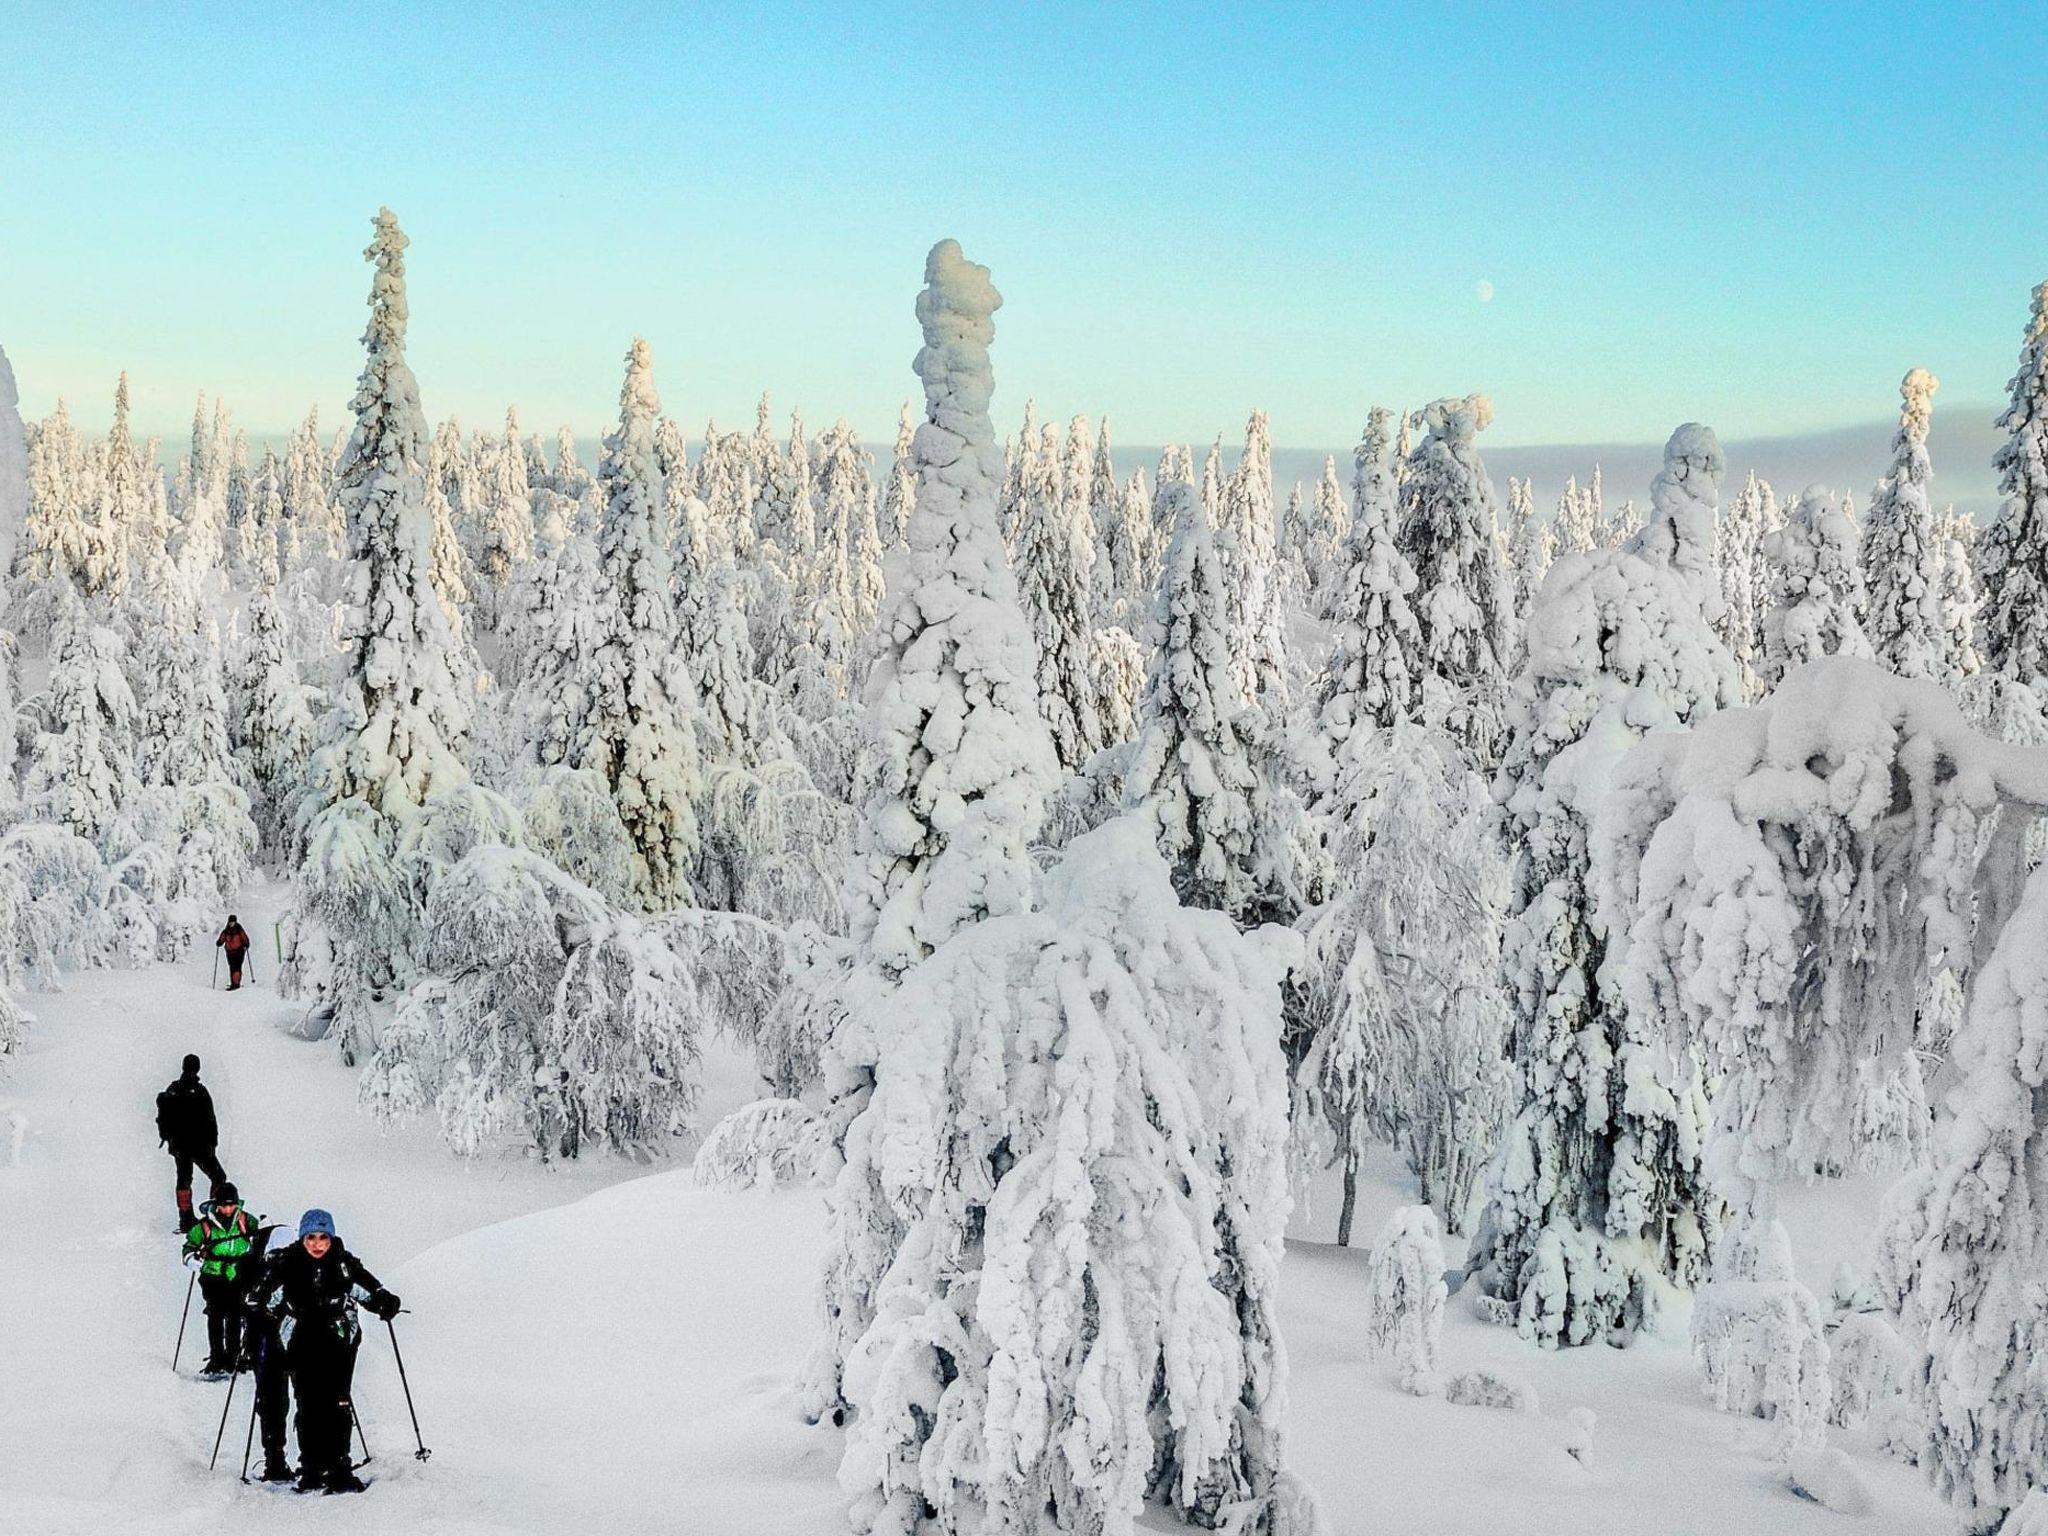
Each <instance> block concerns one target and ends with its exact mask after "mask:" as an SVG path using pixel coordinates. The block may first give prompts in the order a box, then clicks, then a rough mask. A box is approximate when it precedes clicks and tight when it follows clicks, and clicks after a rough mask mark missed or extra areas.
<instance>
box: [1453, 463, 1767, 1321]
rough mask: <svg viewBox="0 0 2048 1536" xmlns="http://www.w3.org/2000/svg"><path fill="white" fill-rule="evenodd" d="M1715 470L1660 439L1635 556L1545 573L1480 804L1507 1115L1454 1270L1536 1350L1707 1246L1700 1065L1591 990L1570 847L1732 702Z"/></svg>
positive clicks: (1588, 926)
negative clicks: (1504, 845)
mask: <svg viewBox="0 0 2048 1536" xmlns="http://www.w3.org/2000/svg"><path fill="white" fill-rule="evenodd" d="M1710 444H1711V446H1710ZM1719 464H1720V452H1719V447H1718V444H1712V434H1711V433H1707V432H1706V431H1705V429H1704V428H1700V427H1697V426H1693V425H1688V426H1685V427H1681V428H1679V429H1678V431H1677V432H1675V433H1674V434H1673V435H1672V438H1671V441H1670V442H1669V443H1668V444H1667V445H1666V448H1665V462H1664V468H1663V469H1662V470H1660V471H1659V475H1658V479H1659V482H1660V484H1659V486H1658V488H1657V491H1656V492H1655V493H1654V494H1653V500H1654V502H1655V504H1656V505H1657V506H1658V507H1659V508H1665V509H1668V511H1667V513H1666V516H1665V517H1664V519H1663V520H1662V522H1661V525H1653V526H1652V528H1651V529H1650V530H1649V532H1650V535H1651V536H1649V537H1646V538H1644V539H1643V540H1641V541H1640V542H1639V543H1638V544H1637V545H1636V547H1634V548H1622V549H1605V550H1599V551H1595V552H1592V553H1587V554H1567V555H1560V556H1559V557H1558V560H1557V563H1556V564H1555V565H1554V566H1553V567H1552V568H1551V572H1550V576H1549V578H1548V580H1546V581H1545V583H1544V585H1543V591H1542V594H1541V596H1540V598H1539V599H1538V601H1537V604H1536V607H1535V610H1534V611H1533V612H1532V614H1531V615H1530V622H1529V629H1528V636H1527V660H1526V661H1525V663H1524V665H1523V671H1522V675H1521V677H1520V678H1519V679H1518V680H1517V682H1516V684H1515V691H1514V695H1513V698H1512V701H1511V708H1510V715H1509V728H1508V738H1507V750H1506V754H1505V759H1504V761H1503V763H1502V765H1501V770H1500V777H1499V781H1498V787H1497V789H1496V791H1495V793H1496V797H1497V798H1498V799H1500V800H1501V802H1502V804H1503V805H1504V807H1505V809H1506V812H1507V818H1508V826H1509V841H1510V843H1511V844H1512V845H1513V846H1514V847H1515V849H1516V856H1515V870H1514V885H1513V890H1512V892H1511V895H1510V904H1509V919H1508V926H1507V934H1506V941H1505V958H1506V969H1507V974H1508V979H1509V984H1510V998H1511V1002H1512V1006H1513V1009H1514V1057H1515V1069H1516V1078H1517V1083H1516V1099H1517V1103H1518V1110H1517V1113H1516V1115H1515V1118H1514V1121H1513V1123H1512V1124H1511V1125H1510V1126H1509V1127H1508V1128H1507V1130H1506V1132H1505V1134H1504V1135H1503V1137H1502V1141H1501V1147H1500V1151H1499V1153H1498V1154H1497V1156H1496V1158H1495V1161H1494V1165H1493V1168H1492V1171H1491V1173H1490V1175H1489V1178H1488V1188H1487V1204H1486V1210H1485V1213H1484V1216H1483V1218H1482V1220H1481V1224H1480V1229H1479V1232H1478V1235H1477V1236H1476V1237H1475V1239H1474V1241H1473V1245H1472V1250H1471V1255H1470V1258H1469V1260H1468V1267H1469V1269H1470V1271H1471V1273H1472V1274H1473V1276H1474V1277H1475V1279H1476V1280H1477V1281H1478V1283H1479V1285H1480V1286H1481V1288H1482V1290H1483V1291H1484V1292H1485V1294H1487V1295H1488V1296H1491V1297H1493V1298H1496V1299H1497V1301H1498V1302H1499V1303H1500V1304H1501V1305H1503V1306H1504V1307H1506V1308H1507V1309H1508V1311H1509V1312H1510V1314H1511V1315H1512V1316H1513V1317H1514V1319H1515V1323H1516V1326H1517V1328H1518V1329H1519V1330H1520V1331H1521V1333H1522V1334H1523V1335H1524V1337H1527V1338H1530V1339H1534V1340H1536V1341H1538V1342H1541V1343H1543V1344H1546V1345H1557V1344H1584V1343H1587V1342H1590V1341H1593V1340H1596V1339H1600V1338H1603V1337H1605V1336H1607V1335H1608V1334H1609V1333H1611V1332H1614V1331H1617V1330H1629V1329H1634V1328H1638V1327H1642V1326H1645V1325H1646V1324H1647V1323H1649V1322H1650V1321H1651V1320H1653V1319H1654V1317H1655V1316H1656V1315H1657V1313H1658V1310H1659V1305H1660V1300H1661V1298H1662V1296H1663V1294H1664V1292H1665V1288H1666V1287H1667V1286H1669V1285H1671V1284H1674V1283H1675V1284H1679V1285H1690V1284H1692V1283H1693V1282H1695V1281H1696V1280H1698V1279H1699V1278H1700V1277H1701V1275H1702V1274H1703V1273H1704V1272H1705V1266H1706V1260H1707V1252H1708V1244H1709V1242H1710V1240H1711V1237H1712V1209H1711V1206H1710V1205H1709V1204H1708V1203H1707V1202H1705V1201H1703V1200H1702V1198H1701V1181H1700V1168H1699V1141H1700V1136H1701V1133H1702V1131H1703V1130H1704V1124H1705V1117H1706V1095H1705V1090H1704V1088H1703V1086H1702V1083H1701V1078H1700V1067H1699V1063H1698V1061H1697V1059H1696V1058H1695V1059H1692V1060H1688V1059H1687V1058H1686V1057H1685V1056H1684V1055H1683V1054H1677V1055H1674V1054H1673V1053H1672V1052H1670V1051H1669V1050H1668V1049H1667V1046H1666V1043H1665V1041H1664V1040H1663V1039H1662V1037H1661V1036H1659V1035H1656V1034H1654V1033H1652V1032H1651V1031H1650V1030H1649V1029H1648V1027H1647V1026H1645V1025H1644V1024H1643V1023H1642V1021H1640V1020H1639V1019H1637V1018H1635V1017H1634V1016H1632V1015H1631V1013H1630V1012H1629V1010H1627V1009H1626V1008H1625V1007H1623V1006H1622V1004H1621V1001H1620V999H1619V998H1618V997H1616V996H1614V995H1613V994H1612V992H1611V990H1610V989H1609V987H1608V986H1607V985H1606V984H1605V982H1604V980H1603V973H1602V960H1603V956H1604V955H1605V953H1606V948H1607V944H1608V942H1609V929H1610V927H1611V924H1612V922H1613V920H1614V918H1613V914H1611V913H1607V912H1603V911H1602V910H1600V908H1599V906H1598V904H1597V903H1596V899H1595V897H1596V893H1595V891H1594V888H1593V871H1592V860H1591V851H1590V838H1591V835H1592V829H1593V827H1594V824H1595V814H1596V811H1597V809H1598V807H1599V805H1600V803H1601V799H1602V796H1603V795H1604V793H1605V791H1606V787H1607V784H1608V781H1609V778H1610V776H1611V774H1612V772H1613V768H1614V765H1615V763H1616V762H1617V760H1618V759H1619V758H1620V756H1621V754H1622V753H1623V751H1625V750H1626V748H1627V747H1628V745H1629V744H1630V743H1631V742H1633V741H1635V740H1637V739H1639V738H1640V737H1642V736H1644V735H1646V734H1649V733H1652V732H1657V731H1672V730H1678V729H1682V728H1684V727H1687V726H1690V725H1692V724H1695V723H1696V722H1697V721H1699V720H1700V719H1702V718H1704V717H1705V716H1707V715H1709V714H1711V713H1712V712H1713V711H1716V710H1719V709H1722V708H1725V707H1727V706H1730V705H1733V704H1736V703H1739V702H1740V691H1739V690H1740V684H1739V682H1738V679H1737V676H1736V672H1735V665H1734V661H1733V659H1732V658H1731V657H1730V656H1729V655H1728V652H1727V650H1726V649H1725V648H1724V647H1723V646H1722V645H1721V643H1720V641H1719V638H1718V637H1717V636H1716V635H1715V634H1714V631H1713V628H1712V626H1711V623H1710V621H1709V619H1708V617H1707V614H1708V611H1709V608H1708V606H1707V605H1705V604H1703V602H1702V600H1701V596H1700V592H1699V590H1698V589H1699V587H1700V586H1701V585H1702V584H1704V583H1707V582H1712V581H1714V579H1715V578H1714V576H1713V572H1712V566H1711V552H1712V544H1713V536H1714V530H1713V523H1712V521H1711V518H1710V517H1708V516H1705V515H1702V504H1703V503H1704V504H1705V505H1707V506H1710V505H1711V490H1712V487H1713V484H1714V482H1716V481H1717V480H1718V477H1719ZM1694 545H1699V546H1704V547H1703V548H1694V547H1688V546H1694Z"/></svg>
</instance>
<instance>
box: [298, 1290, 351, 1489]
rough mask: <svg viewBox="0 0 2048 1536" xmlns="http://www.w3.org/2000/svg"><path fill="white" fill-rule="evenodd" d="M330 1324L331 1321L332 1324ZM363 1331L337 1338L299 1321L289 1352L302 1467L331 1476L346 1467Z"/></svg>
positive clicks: (344, 1469) (304, 1469) (300, 1464)
mask: <svg viewBox="0 0 2048 1536" xmlns="http://www.w3.org/2000/svg"><path fill="white" fill-rule="evenodd" d="M329 1327H330V1328H331V1325H329ZM360 1342H361V1339H360V1336H358V1337H357V1338H352V1339H343V1338H340V1337H337V1336H336V1335H335V1334H334V1333H333V1332H331V1331H329V1329H327V1328H321V1327H319V1326H318V1325H317V1324H308V1323H301V1324H300V1325H299V1326H298V1327H297V1328H296V1329H295V1330H294V1331H293V1333H292V1342H291V1348H290V1349H289V1350H288V1351H287V1355H288V1359H289V1363H290V1366H291V1378H292V1396H293V1397H294V1398H295V1399H296V1400H297V1402H298V1418H297V1424H298V1431H299V1472H300V1475H302V1476H304V1475H306V1474H308V1473H310V1474H312V1475H313V1476H315V1477H327V1476H330V1475H331V1474H333V1473H336V1472H345V1471H347V1470H348V1465H349V1460H350V1458H349V1453H348V1441H349V1426H350V1424H351V1423H352V1422H353V1420H352V1419H351V1418H350V1409H349V1395H348V1394H349V1388H350V1385H351V1383H353V1381H354V1380H355V1374H356V1348H357V1346H358V1344H360Z"/></svg>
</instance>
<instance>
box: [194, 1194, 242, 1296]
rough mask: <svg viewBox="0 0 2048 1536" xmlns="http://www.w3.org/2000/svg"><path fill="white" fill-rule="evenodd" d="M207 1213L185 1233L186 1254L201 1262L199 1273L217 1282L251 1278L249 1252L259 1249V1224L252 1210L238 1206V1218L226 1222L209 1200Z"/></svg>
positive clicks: (204, 1207)
mask: <svg viewBox="0 0 2048 1536" xmlns="http://www.w3.org/2000/svg"><path fill="white" fill-rule="evenodd" d="M201 1210H202V1211H203V1212H204V1214H203V1215H201V1216H200V1218H199V1220H198V1221H197V1222H195V1223H194V1224H193V1226H192V1230H191V1231H189V1232H187V1233H186V1234H185V1252H186V1254H187V1255H188V1256H192V1255H196V1256H197V1257H198V1259H199V1272H200V1273H201V1274H202V1275H206V1276H209V1277H210V1278H213V1279H216V1280H236V1279H240V1278H243V1277H245V1276H246V1275H248V1273H249V1271H250V1269H251V1267H252V1266H251V1265H250V1263H249V1252H250V1250H251V1249H252V1248H253V1247H254V1246H255V1244H254V1236H255V1232H256V1223H255V1222H253V1221H251V1220H250V1219H249V1212H248V1209H247V1208H246V1207H244V1206H239V1205H238V1206H236V1207H235V1215H234V1219H233V1220H231V1221H223V1220H222V1219H221V1216H220V1212H218V1211H216V1210H215V1209H214V1208H213V1203H212V1202H211V1201H208V1202H207V1203H206V1205H204V1206H202V1207H201Z"/></svg>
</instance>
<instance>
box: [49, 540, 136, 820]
mask: <svg viewBox="0 0 2048 1536" xmlns="http://www.w3.org/2000/svg"><path fill="white" fill-rule="evenodd" d="M53 591H54V595H55V599H56V606H55V612H54V614H53V616H52V622H51V630H50V684H49V692H48V697H47V699H46V702H45V704H44V706H43V717H44V719H45V720H46V722H47V724H46V726H45V728H44V729H43V730H42V732H40V733H39V734H38V736H37V738H36V742H35V746H34V748H33V749H32V751H31V753H30V757H29V762H28V772H27V779H26V782H25V783H24V785H23V792H24V798H25V801H26V804H27V806H28V807H29V809H30V810H31V811H32V812H33V813H34V815H35V816H36V817H37V819H39V820H43V821H54V822H57V823H60V824H61V825H63V826H65V827H68V828H69V829H70V830H71V831H72V832H75V833H76V834H77V835H78V836H80V837H82V838H84V839H85V840H86V841H87V842H89V843H93V844H95V845H97V844H98V843H99V841H100V839H101V838H102V837H103V836H104V835H105V834H106V831H107V829H108V827H109V826H111V825H112V824H113V821H114V819H115V817H116V816H118V815H119V814H120V812H121V810H122V808H123V806H124V805H125V803H126V801H127V799H128V796H129V794H130V792H131V791H132V789H133V788H134V784H135V762H134V749H135V695H134V693H133V691H132V690H130V688H129V686H128V679H127V678H126V677H124V676H123V675H122V671H121V656H122V648H121V641H120V637H119V636H117V635H116V634H115V633H114V632H113V631H112V630H109V629H105V628H102V627H101V626H100V625H98V624H95V623H94V622H93V620H92V616H91V615H90V614H89V613H88V612H87V611H86V607H85V604H84V602H83V601H81V600H80V598H79V596H78V592H77V590H76V589H75V588H74V587H73V586H72V585H71V583H70V582H69V581H68V580H67V581H60V582H58V583H57V584H56V586H55V587H54V589H53Z"/></svg>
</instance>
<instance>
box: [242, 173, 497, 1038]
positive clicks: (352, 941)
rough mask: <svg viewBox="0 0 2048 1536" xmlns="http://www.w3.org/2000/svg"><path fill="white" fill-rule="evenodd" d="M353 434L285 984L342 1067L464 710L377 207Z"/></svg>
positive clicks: (339, 477)
mask: <svg viewBox="0 0 2048 1536" xmlns="http://www.w3.org/2000/svg"><path fill="white" fill-rule="evenodd" d="M375 231H376V232H375V235H374V238H373V239H372V241H371V243H370V245H369V247H368V249H367V250H366V251H365V253H364V255H365V258H366V259H367V260H368V261H369V262H370V263H371V264H372V266H373V267H374V268H375V275H374V277H373V278H372V280H371V285H370V323H369V327H368V329H367V330H366V331H365V332H364V334H363V347H364V353H365V360H364V364H363V372H362V375H361V377H360V379H359V380H358V381H357V385H356V393H355V398H354V401H353V402H352V404H353V408H354V411H355V417H356V424H355V428H354V430H353V431H352V432H351V433H350V434H349V437H348V442H347V445H346V446H345V447H344V449H343V451H342V458H341V465H340V468H339V470H338V471H337V473H336V489H337V495H338V498H339V501H340V504H341V506H342V509H343V511H344V513H345V516H346V521H347V530H348V544H347V553H348V562H349V565H348V604H347V608H346V614H347V619H346V626H345V630H344V641H345V645H346V653H345V655H344V657H343V671H342V676H341V679H340V683H339V686H338V687H337V689H336V692H335V694H334V697H333V699H332V700H331V702H330V706H329V709H328V712H327V715H326V716H325V718H324V719H323V721H322V722H321V727H320V736H319V743H318V745H317V747H316V749H315V751H314V754H313V760H312V763H311V765H310V768H309V771H308V776H307V782H308V788H307V793H306V795H305V797H304V798H303V799H302V801H301V802H300V806H299V815H300V818H301V820H302V822H303V823H304V824H305V826H306V833H307V837H306V841H307V851H306V858H305V862H304V864H303V865H301V867H300V873H299V886H298V896H297V905H296V907H295V910H294V912H293V915H292V925H293V929H294V944H293V947H292V956H291V960H290V962H289V963H288V965H287V966H286V968H285V971H284V975H283V981H284V984H285V986H286V988H287V991H288V995H305V994H311V995H313V996H314V997H316V998H317V999H319V1000H320V1001H323V1002H326V1003H329V1004H331V1005H332V1006H333V1007H334V1009H335V1016H334V1027H333V1031H332V1033H333V1035H334V1038H335V1040H336V1044H337V1046H338V1048H339V1050H340V1052H341V1055H342V1059H343V1060H344V1061H346V1062H349V1063H351V1064H353V1062H354V1060H355V1056H356V1053H357V1051H358V1050H360V1049H361V1048H362V1047H363V1046H364V1045H365V1044H366V1043H367V1040H368V1027H369V1018H368V1006H369V999H370V991H371V989H372V988H373V987H375V986H377V985H379V984H381V983H382V982H383V981H384V980H385V979H386V978H388V977H389V976H390V975H391V973H392V971H393V968H394V967H400V966H404V965H406V964H408V963H409V953H410V947H411V944H412V939H413V935H412V931H411V924H412V921H413V916H414V913H415V912H416V910H417V908H416V906H415V905H414V903H413V901H412V900H411V898H410V897H409V896H408V895H407V894H406V893H405V892H404V890H403V886H402V881H401V878H400V875H399V873H398V871H397V870H396V869H395V868H394V867H393V865H392V863H391V860H392V856H393V853H394V851H395V848H396V842H397V835H398V831H399V824H400V823H402V822H403V821H404V820H406V819H407V818H408V817H410V816H411V815H413V814H415V813H416V812H417V811H418V809H419V807H420V806H421V805H423V804H424V803H425V802H426V800H427V799H428V797H429V796H431V795H433V794H435V793H436V792H438V791H439V790H441V789H443V788H446V787H448V786H451V785H457V784H461V783H463V782H465V780H466V778H467V773H466V771H465V769H464V767H463V763H462V756H461V752H462V742H463V739H464V737H465V735H466V733H467V728H468V722H469V700H468V698H467V697H466V695H465V691H464V689H463V687H462V685H461V682H460V681H459V680H458V678H457V677H456V675H455V670H454V667H453V665H452V660H451V658H452V656H453V652H454V643H455V642H454V639H453V637H452V636H451V635H450V634H449V632H448V621H447V616H446V615H445V614H444V613H443V612H442V610H441V605H440V602H439V601H438V600H437V598H436V597H435V595H434V589H433V583H432V554H431V546H432V539H433V519H432V517H431V515H430V514H429V511H428V508H427V488H426V470H427V423H426V417H425V415H424V414H423V413H422V412H421V410H420V399H419V385H418V383H417V381H416V380H415V379H414V378H413V373H412V369H411V368H410V367H409V366H408V365H407V363H406V361H405V328H406V320H407V308H406V297H405V249H406V246H407V245H408V244H409V243H410V242H408V241H407V239H406V237H405V233H404V231H403V230H401V229H400V228H399V227H398V220H397V219H396V218H395V217H393V216H392V213H391V210H390V209H388V208H384V209H379V210H378V213H377V217H376V220H375Z"/></svg>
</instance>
